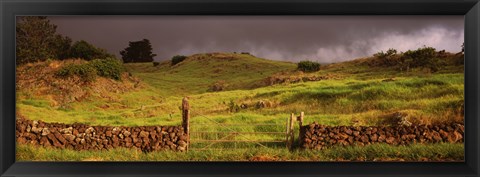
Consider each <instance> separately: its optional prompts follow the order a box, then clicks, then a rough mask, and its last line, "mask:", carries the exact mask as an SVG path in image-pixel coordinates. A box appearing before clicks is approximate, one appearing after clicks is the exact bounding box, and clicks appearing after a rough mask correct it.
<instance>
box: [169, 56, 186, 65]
mask: <svg viewBox="0 0 480 177" xmlns="http://www.w3.org/2000/svg"><path fill="white" fill-rule="evenodd" d="M186 58H187V56H184V55H175V56H173V57H172V66H173V65H176V64H178V63H180V62H182V61H183V60H185V59H186Z"/></svg>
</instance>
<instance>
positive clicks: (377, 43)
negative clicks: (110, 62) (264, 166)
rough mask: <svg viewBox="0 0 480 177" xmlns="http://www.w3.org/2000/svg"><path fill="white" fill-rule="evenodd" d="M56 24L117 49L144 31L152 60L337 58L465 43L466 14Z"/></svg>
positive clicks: (100, 19) (108, 19)
mask: <svg viewBox="0 0 480 177" xmlns="http://www.w3.org/2000/svg"><path fill="white" fill-rule="evenodd" d="M49 19H50V20H51V21H52V22H53V23H54V24H56V25H57V26H58V28H57V31H58V32H60V33H61V34H64V35H67V36H70V37H71V38H72V39H74V40H86V41H88V42H91V43H93V44H94V45H96V46H99V47H102V48H105V49H107V50H108V51H110V52H111V53H115V54H116V55H119V51H120V50H122V49H124V48H125V47H127V46H128V41H135V40H141V39H143V38H146V39H149V40H150V41H151V43H152V46H153V50H154V53H156V54H157V57H156V58H155V59H156V60H165V59H169V58H171V57H172V56H173V55H177V54H181V55H190V54H195V53H205V52H250V53H252V54H254V55H256V56H259V57H263V58H269V59H276V60H290V61H298V60H303V59H310V60H316V61H320V62H336V61H344V60H350V59H354V58H358V57H364V56H370V55H372V54H373V53H376V52H378V51H380V50H387V49H388V48H395V49H397V50H399V51H405V50H408V49H416V48H418V47H422V46H423V45H426V46H432V47H435V48H437V49H439V50H442V49H445V50H447V51H451V52H458V51H460V50H461V49H460V46H461V44H462V43H463V35H464V34H463V31H464V30H463V27H464V25H463V23H464V22H463V21H464V19H463V16H55V17H49Z"/></svg>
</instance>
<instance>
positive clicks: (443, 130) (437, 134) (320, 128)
mask: <svg viewBox="0 0 480 177" xmlns="http://www.w3.org/2000/svg"><path fill="white" fill-rule="evenodd" d="M464 130H465V128H464V125H462V124H459V123H452V124H442V125H411V126H389V127H387V126H378V127H362V126H359V127H354V126H324V125H319V124H317V123H312V124H309V125H306V126H302V127H301V128H300V136H299V143H300V146H301V147H302V148H306V149H325V148H328V147H331V146H335V145H340V146H347V145H360V146H363V145H368V144H372V143H387V144H392V145H406V144H412V143H438V142H449V143H457V142H463V141H464V139H463V135H464Z"/></svg>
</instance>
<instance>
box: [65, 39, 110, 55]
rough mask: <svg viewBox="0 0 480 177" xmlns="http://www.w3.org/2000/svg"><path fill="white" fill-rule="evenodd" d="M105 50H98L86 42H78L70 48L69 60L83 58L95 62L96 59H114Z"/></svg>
mask: <svg viewBox="0 0 480 177" xmlns="http://www.w3.org/2000/svg"><path fill="white" fill-rule="evenodd" d="M113 57H115V56H114V55H112V54H109V53H108V52H107V51H106V50H105V49H101V48H97V47H95V46H93V45H92V44H90V43H88V42H86V41H83V40H81V41H77V42H75V43H73V45H72V47H71V48H70V55H69V58H82V59H84V60H93V59H95V58H113Z"/></svg>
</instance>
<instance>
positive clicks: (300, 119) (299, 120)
mask: <svg viewBox="0 0 480 177" xmlns="http://www.w3.org/2000/svg"><path fill="white" fill-rule="evenodd" d="M304 115H305V113H303V112H301V113H300V117H298V125H299V126H300V127H302V126H303V117H304Z"/></svg>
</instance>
